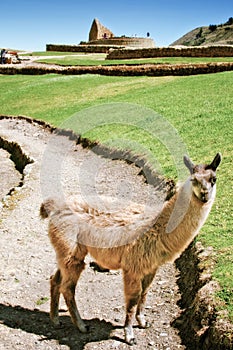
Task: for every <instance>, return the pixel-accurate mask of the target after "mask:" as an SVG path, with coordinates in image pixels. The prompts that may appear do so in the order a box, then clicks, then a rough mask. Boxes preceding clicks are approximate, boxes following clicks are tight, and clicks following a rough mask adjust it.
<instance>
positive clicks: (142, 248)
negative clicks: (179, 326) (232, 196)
mask: <svg viewBox="0 0 233 350" xmlns="http://www.w3.org/2000/svg"><path fill="white" fill-rule="evenodd" d="M220 161H221V156H220V154H219V153H218V154H217V155H216V157H215V158H214V160H213V162H212V163H211V164H209V165H198V166H195V165H194V164H193V163H192V162H191V160H190V159H189V158H188V157H187V156H186V157H184V163H185V165H186V166H187V167H188V169H189V171H190V176H189V177H188V179H187V180H186V182H185V183H184V184H183V185H182V186H181V187H180V189H179V190H178V192H177V193H176V194H175V195H174V196H173V197H172V198H171V199H170V200H169V201H167V202H165V203H164V206H163V208H162V210H161V211H160V212H159V213H158V212H153V211H152V210H149V209H148V208H147V209H148V210H145V207H144V206H142V205H139V204H135V203H134V204H133V203H132V204H128V205H127V208H124V209H123V210H122V211H119V210H118V211H114V210H112V209H111V204H112V203H111V199H107V198H105V199H103V198H102V201H103V203H104V208H103V205H102V204H103V203H102V204H101V209H96V206H93V205H92V206H90V205H88V204H87V203H86V202H84V201H83V200H82V199H81V198H80V197H72V198H70V199H69V200H67V201H66V203H65V202H63V201H60V200H59V199H48V200H46V201H45V202H44V203H43V204H42V205H41V216H42V217H43V218H45V217H49V218H50V221H49V237H50V240H51V243H52V245H53V247H54V249H55V251H56V255H57V263H58V270H57V272H56V274H55V275H54V276H52V277H51V311H50V316H51V319H52V320H53V322H54V323H58V302H59V295H60V293H63V296H64V298H65V300H66V303H67V306H68V309H69V312H70V314H71V318H72V321H73V322H74V324H75V325H76V326H77V327H78V328H79V330H80V331H82V332H85V331H87V329H86V326H85V324H84V322H83V321H82V319H81V317H80V315H79V312H78V309H77V306H76V303H75V301H74V292H75V286H76V283H77V281H78V278H79V276H80V274H81V272H82V270H83V269H84V266H85V264H84V259H85V256H86V255H87V254H88V253H89V254H91V256H92V257H93V258H94V259H95V260H96V262H97V263H98V264H99V265H100V266H102V267H104V268H108V269H122V271H123V278H124V292H125V300H126V321H125V340H126V342H127V343H129V344H131V345H132V344H134V341H135V340H134V332H133V327H132V325H133V318H134V316H135V315H136V318H137V321H138V323H139V326H141V327H143V328H146V327H147V326H148V323H147V322H146V321H145V318H144V314H143V309H144V305H145V299H146V294H147V292H148V289H149V286H150V284H151V282H152V281H153V278H154V276H155V273H156V271H157V269H158V267H159V266H161V265H162V264H164V263H166V262H169V261H170V262H173V261H174V260H175V259H176V258H177V257H178V256H180V254H181V253H182V252H183V251H184V250H185V248H186V247H187V246H188V245H189V244H190V242H191V241H192V240H193V239H194V237H195V236H196V235H197V234H198V232H199V230H200V228H201V227H202V226H203V224H204V222H205V220H206V218H207V216H208V214H209V212H210V210H211V207H212V205H213V202H214V199H215V194H216V185H215V181H216V169H217V167H218V165H219V164H220ZM97 207H98V206H97Z"/></svg>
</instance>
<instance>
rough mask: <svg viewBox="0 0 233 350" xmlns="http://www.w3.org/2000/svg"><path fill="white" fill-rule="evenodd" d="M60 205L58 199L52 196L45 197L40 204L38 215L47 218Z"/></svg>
mask: <svg viewBox="0 0 233 350" xmlns="http://www.w3.org/2000/svg"><path fill="white" fill-rule="evenodd" d="M60 207H61V205H60V203H59V201H58V200H55V199H53V198H48V199H46V200H45V201H44V202H43V203H42V204H41V206H40V216H41V218H42V219H46V218H48V217H49V216H50V215H51V213H52V212H55V211H56V210H58V209H59V208H60Z"/></svg>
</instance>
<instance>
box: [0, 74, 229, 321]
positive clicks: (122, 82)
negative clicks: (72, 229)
mask: <svg viewBox="0 0 233 350" xmlns="http://www.w3.org/2000/svg"><path fill="white" fill-rule="evenodd" d="M232 81H233V72H225V73H218V74H210V75H199V76H188V77H107V76H98V75H83V76H62V75H56V74H50V75H43V76H22V75H12V76H6V75H2V76H0V82H1V90H0V106H1V108H0V113H1V114H3V115H4V114H7V115H9V114H10V115H16V116H17V115H27V116H30V117H34V118H37V119H43V120H45V121H48V122H50V123H51V124H53V125H56V126H60V125H62V124H63V123H64V122H65V121H67V120H68V119H69V118H70V117H71V116H72V115H74V114H75V113H77V112H79V113H81V115H85V113H89V112H88V110H87V112H85V111H83V110H84V109H86V108H90V107H91V108H93V107H94V106H96V107H97V108H98V106H100V105H101V104H102V105H105V104H110V103H118V105H119V111H118V114H119V115H120V114H121V106H124V104H125V103H132V104H137V105H139V106H143V107H145V108H150V109H152V110H153V111H155V112H156V113H158V114H160V115H161V116H163V118H164V119H166V120H167V121H169V122H170V123H171V125H172V126H173V127H174V128H175V129H176V130H177V132H178V135H179V137H180V138H181V139H182V140H183V142H184V144H185V145H186V147H187V150H188V152H189V155H190V156H191V158H192V159H193V161H194V162H200V161H203V162H208V161H211V160H212V158H213V157H214V156H215V154H216V153H217V152H221V153H222V156H223V161H222V164H221V165H220V168H219V171H218V184H217V186H218V190H217V198H216V203H215V205H214V208H213V210H212V212H211V214H210V216H209V218H208V221H207V223H206V224H205V226H204V227H203V229H202V231H201V234H200V235H199V238H198V239H200V240H201V241H202V243H203V244H204V245H205V246H213V248H214V253H215V257H214V259H215V260H216V264H215V269H214V273H213V276H214V278H215V279H216V280H217V281H218V282H219V283H220V285H221V287H222V290H221V292H219V297H220V298H221V301H224V302H225V306H223V307H224V308H227V309H228V311H229V315H230V318H231V320H233V268H232V266H233V235H232V227H233V214H232V205H233V200H232V192H233V191H232V185H233V175H232V169H231V166H232V159H233V147H232V140H233V104H232V98H233V84H232ZM142 118H145V124H146V128H145V129H146V130H150V129H153V128H154V127H155V122H156V119H153V118H147V117H146V116H145V117H144V116H142ZM141 129H142V130H138V128H135V127H132V125H131V126H127V117H126V123H125V125H119V124H117V120H115V123H111V124H108V123H107V125H105V126H101V127H97V128H92V130H89V131H87V132H86V136H88V137H91V138H93V139H98V140H100V141H101V142H108V143H109V141H111V142H113V144H117V140H119V139H122V138H124V139H127V140H131V141H132V144H137V145H138V144H139V145H141V147H142V149H147V150H148V151H149V152H151V154H154V155H155V156H156V158H157V159H158V161H159V162H160V164H162V166H163V172H164V173H165V175H166V176H168V177H172V178H175V179H177V172H176V169H175V167H174V164H173V161H172V158H171V156H170V154H169V152H168V151H167V150H166V149H165V148H164V147H163V146H162V145H161V144H159V143H158V142H156V141H155V140H154V138H153V137H151V135H150V134H149V133H148V132H145V130H144V128H143V127H142V128H141ZM77 131H78V130H77ZM114 140H115V141H114ZM120 145H121V142H120V144H119V146H120ZM137 152H138V149H137Z"/></svg>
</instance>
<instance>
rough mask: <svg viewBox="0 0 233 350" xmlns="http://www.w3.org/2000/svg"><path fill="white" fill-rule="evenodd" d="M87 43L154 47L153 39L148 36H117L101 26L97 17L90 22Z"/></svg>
mask: <svg viewBox="0 0 233 350" xmlns="http://www.w3.org/2000/svg"><path fill="white" fill-rule="evenodd" d="M148 34H149V33H148ZM88 44H89V45H109V46H112V45H114V46H121V47H141V48H152V47H155V43H154V40H153V39H151V38H149V37H148V36H147V37H146V38H140V37H127V36H125V35H123V36H121V37H117V36H115V35H114V34H113V32H112V31H111V30H110V29H108V28H106V27H105V26H103V25H102V24H101V23H100V21H99V20H98V19H97V18H95V19H94V21H93V22H92V25H91V29H90V32H89V42H88Z"/></svg>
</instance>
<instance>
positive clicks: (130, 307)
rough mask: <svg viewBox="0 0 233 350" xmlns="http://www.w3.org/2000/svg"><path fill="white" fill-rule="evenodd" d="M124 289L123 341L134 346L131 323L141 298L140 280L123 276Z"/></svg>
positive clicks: (126, 275)
mask: <svg viewBox="0 0 233 350" xmlns="http://www.w3.org/2000/svg"><path fill="white" fill-rule="evenodd" d="M124 287H125V299H126V319H125V327H124V330H125V341H126V343H128V344H129V345H133V344H136V341H135V338H134V331H133V321H134V316H135V313H136V309H137V304H138V302H139V300H140V296H141V281H140V279H138V278H136V277H133V276H131V275H130V274H124Z"/></svg>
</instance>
